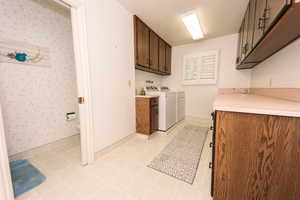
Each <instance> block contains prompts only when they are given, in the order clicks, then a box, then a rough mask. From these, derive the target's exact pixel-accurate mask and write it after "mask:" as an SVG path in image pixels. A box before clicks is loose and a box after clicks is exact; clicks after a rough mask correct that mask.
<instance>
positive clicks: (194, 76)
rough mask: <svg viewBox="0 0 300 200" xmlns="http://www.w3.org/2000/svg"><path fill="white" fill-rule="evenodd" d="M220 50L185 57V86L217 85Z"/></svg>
mask: <svg viewBox="0 0 300 200" xmlns="http://www.w3.org/2000/svg"><path fill="white" fill-rule="evenodd" d="M218 61H219V50H214V51H207V52H201V53H197V54H190V55H186V56H184V60H183V83H182V84H183V85H202V84H203V85H209V84H216V83H217V77H218Z"/></svg>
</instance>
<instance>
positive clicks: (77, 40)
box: [0, 0, 94, 200]
mask: <svg viewBox="0 0 300 200" xmlns="http://www.w3.org/2000/svg"><path fill="white" fill-rule="evenodd" d="M33 1H36V0H33ZM49 1H55V2H57V0H49ZM36 2H38V1H36ZM59 3H61V4H62V5H63V6H65V7H67V8H63V9H69V12H70V17H71V19H72V20H71V24H72V30H71V31H70V33H71V34H72V35H73V44H74V56H73V59H74V60H75V63H76V64H74V65H75V66H76V74H77V80H75V82H77V86H78V88H77V94H78V97H82V98H81V102H80V103H81V104H79V112H78V114H79V113H80V115H78V117H80V133H81V135H80V144H81V151H80V152H79V153H81V164H82V165H87V164H89V163H92V162H93V159H94V158H93V156H94V147H93V143H92V141H93V129H92V128H93V125H92V104H91V101H90V99H91V98H90V97H91V90H90V87H89V84H90V82H89V68H88V57H87V53H86V52H87V45H86V32H85V23H83V22H84V21H85V19H84V16H85V15H84V8H83V7H82V4H81V2H80V1H72V0H65V1H59ZM79 24H80V26H79ZM35 34H37V33H36V32H35ZM16 39H18V38H16ZM71 57H72V56H71ZM75 66H73V67H75ZM20 69H21V67H20ZM21 70H22V69H21ZM36 70H42V69H41V68H38V66H36ZM37 85H38V83H37ZM24 87H25V84H24ZM37 88H38V87H37ZM44 92H45V93H46V92H47V91H44ZM45 95H48V94H45ZM48 97H49V98H51V95H49V96H48ZM74 99H75V100H76V98H75V97H74ZM53 103H55V101H54V100H53ZM49 107H51V106H49ZM16 109H17V108H16ZM73 112H74V111H73V110H72V109H71V110H68V111H66V112H65V115H64V119H65V120H66V119H67V117H70V116H72V113H73ZM67 113H69V114H70V115H69V116H68V115H67ZM76 113H77V112H75V114H76ZM73 116H74V115H73ZM71 118H72V117H71ZM5 120H6V119H4V127H5V129H6V124H5ZM71 121H72V120H71ZM0 123H1V120H0ZM29 123H30V122H29ZM77 127H78V126H76V129H77V130H79V129H78V128H77ZM76 129H75V131H76ZM45 132H46V130H45ZM0 133H1V134H2V136H4V129H3V130H0ZM31 139H32V138H30V139H28V140H31ZM0 140H1V142H4V144H5V141H4V137H1V138H0ZM5 146H6V144H5V145H1V150H0V153H1V154H0V156H1V158H0V160H1V166H0V167H1V177H0V179H1V182H3V184H1V185H3V188H1V190H0V191H3V194H5V197H4V199H5V200H11V199H13V198H12V194H11V189H10V188H11V183H10V177H9V173H7V172H8V165H7V164H8V163H7V162H6V160H7V152H6V149H5ZM33 148H35V147H33ZM5 157H6V159H5ZM2 161H3V162H2Z"/></svg>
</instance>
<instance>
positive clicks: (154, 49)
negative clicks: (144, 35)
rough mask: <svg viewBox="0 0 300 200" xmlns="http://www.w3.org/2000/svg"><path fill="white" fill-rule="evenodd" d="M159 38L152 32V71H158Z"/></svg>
mask: <svg viewBox="0 0 300 200" xmlns="http://www.w3.org/2000/svg"><path fill="white" fill-rule="evenodd" d="M158 53H159V37H158V36H157V35H156V34H155V33H154V32H153V31H150V69H152V70H154V71H158V69H159V67H158Z"/></svg>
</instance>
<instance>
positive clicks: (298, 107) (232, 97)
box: [214, 94, 300, 117]
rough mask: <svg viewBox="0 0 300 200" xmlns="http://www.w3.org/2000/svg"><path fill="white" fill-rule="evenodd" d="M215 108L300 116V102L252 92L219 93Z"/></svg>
mask: <svg viewBox="0 0 300 200" xmlns="http://www.w3.org/2000/svg"><path fill="white" fill-rule="evenodd" d="M214 110H219V111H229V112H242V113H254V114H266V115H279V116H289V117H300V103H297V102H293V101H286V100H281V99H276V98H271V97H265V96H258V95H251V94H228V95H219V96H217V98H216V100H215V102H214Z"/></svg>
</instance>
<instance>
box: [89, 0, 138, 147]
mask: <svg viewBox="0 0 300 200" xmlns="http://www.w3.org/2000/svg"><path fill="white" fill-rule="evenodd" d="M85 2H86V13H87V32H88V48H89V59H90V66H91V74H92V77H91V78H92V93H93V94H92V95H93V106H94V128H95V132H96V133H95V134H96V135H95V151H99V150H101V149H103V148H104V147H106V146H108V145H111V144H113V143H114V142H117V141H118V140H120V139H122V138H123V137H126V136H127V135H129V134H131V133H134V132H135V100H134V96H135V86H134V76H135V75H134V74H135V71H134V40H133V37H134V36H133V16H132V14H131V13H129V12H128V11H127V10H125V9H124V8H123V7H122V6H120V5H119V3H117V1H116V0H101V1H99V0H88V1H85ZM129 81H131V84H130V83H129Z"/></svg>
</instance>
